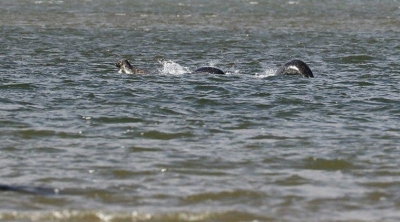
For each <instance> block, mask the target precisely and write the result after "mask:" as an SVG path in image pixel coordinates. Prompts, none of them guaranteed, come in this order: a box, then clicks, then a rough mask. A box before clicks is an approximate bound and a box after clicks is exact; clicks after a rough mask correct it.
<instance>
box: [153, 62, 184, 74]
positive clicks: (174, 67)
mask: <svg viewBox="0 0 400 222" xmlns="http://www.w3.org/2000/svg"><path fill="white" fill-rule="evenodd" d="M160 64H161V65H162V66H163V68H162V69H160V70H159V72H160V73H161V74H164V75H182V74H185V73H190V70H189V68H187V67H184V66H181V65H179V64H178V63H176V62H174V61H171V60H168V61H160Z"/></svg>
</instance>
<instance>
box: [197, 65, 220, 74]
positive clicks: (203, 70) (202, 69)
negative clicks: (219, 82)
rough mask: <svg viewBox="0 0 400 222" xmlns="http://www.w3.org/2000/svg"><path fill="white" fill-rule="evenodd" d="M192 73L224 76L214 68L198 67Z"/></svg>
mask: <svg viewBox="0 0 400 222" xmlns="http://www.w3.org/2000/svg"><path fill="white" fill-rule="evenodd" d="M193 73H209V74H225V73H224V72H223V71H222V70H220V69H218V68H214V67H208V66H206V67H200V68H198V69H196V70H194V72H193Z"/></svg>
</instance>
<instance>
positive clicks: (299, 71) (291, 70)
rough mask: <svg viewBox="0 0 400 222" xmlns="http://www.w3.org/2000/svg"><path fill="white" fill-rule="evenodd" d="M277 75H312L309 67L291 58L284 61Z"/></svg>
mask: <svg viewBox="0 0 400 222" xmlns="http://www.w3.org/2000/svg"><path fill="white" fill-rule="evenodd" d="M276 74H277V75H302V76H304V77H314V75H313V73H312V71H311V69H310V67H308V65H307V64H306V63H305V62H303V61H301V60H297V59H295V60H292V61H290V62H287V63H285V64H284V65H283V66H281V67H280V68H279V69H278V70H277V71H276Z"/></svg>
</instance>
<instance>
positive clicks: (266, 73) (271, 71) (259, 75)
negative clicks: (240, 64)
mask: <svg viewBox="0 0 400 222" xmlns="http://www.w3.org/2000/svg"><path fill="white" fill-rule="evenodd" d="M275 73H276V70H275V69H266V70H265V71H264V72H262V73H256V74H255V77H256V78H259V79H262V78H266V77H269V76H275V75H276V74H275Z"/></svg>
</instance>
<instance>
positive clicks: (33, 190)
mask: <svg viewBox="0 0 400 222" xmlns="http://www.w3.org/2000/svg"><path fill="white" fill-rule="evenodd" d="M0 191H12V192H19V193H28V194H44V195H51V194H59V190H58V189H54V188H49V187H34V186H13V185H6V184H0Z"/></svg>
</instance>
